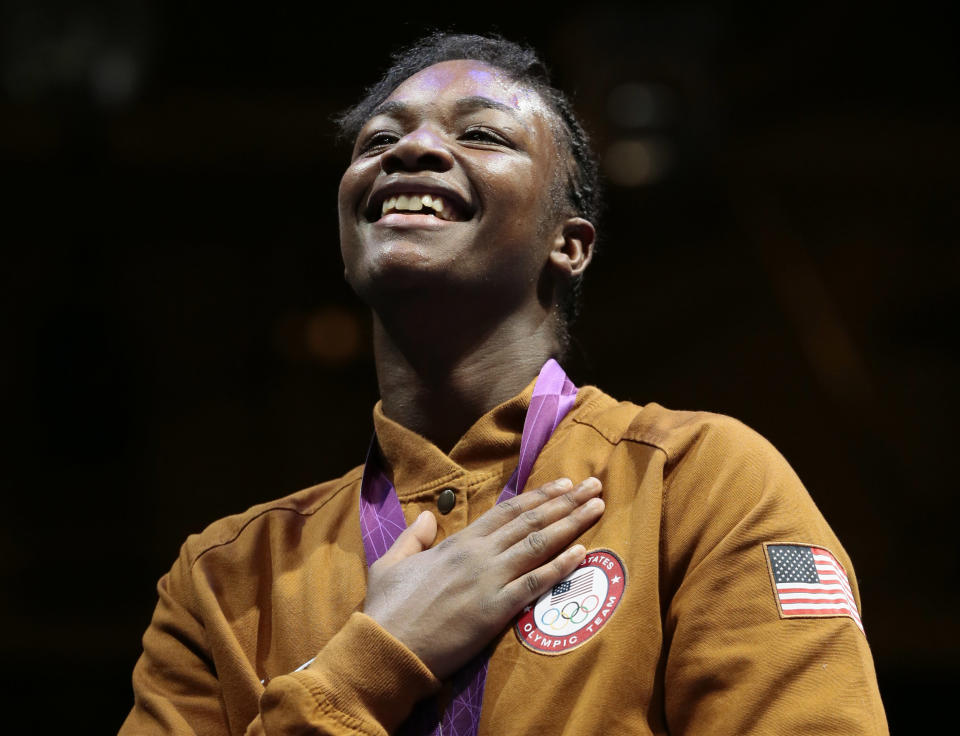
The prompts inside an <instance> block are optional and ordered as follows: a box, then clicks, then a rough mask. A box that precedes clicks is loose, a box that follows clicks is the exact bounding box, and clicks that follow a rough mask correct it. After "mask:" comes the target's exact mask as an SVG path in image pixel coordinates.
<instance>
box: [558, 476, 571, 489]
mask: <svg viewBox="0 0 960 736" xmlns="http://www.w3.org/2000/svg"><path fill="white" fill-rule="evenodd" d="M554 485H556V486H557V488H573V481H572V480H570V479H569V478H560V479H559V480H556V481H554Z"/></svg>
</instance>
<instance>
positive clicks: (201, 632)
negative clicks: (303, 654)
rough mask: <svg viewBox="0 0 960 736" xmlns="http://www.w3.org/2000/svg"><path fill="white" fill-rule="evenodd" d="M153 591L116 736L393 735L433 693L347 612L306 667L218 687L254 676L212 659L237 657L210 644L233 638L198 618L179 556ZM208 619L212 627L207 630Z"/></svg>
mask: <svg viewBox="0 0 960 736" xmlns="http://www.w3.org/2000/svg"><path fill="white" fill-rule="evenodd" d="M157 589H158V592H159V601H158V603H157V607H156V609H155V611H154V614H153V619H152V620H151V622H150V626H149V628H148V629H147V631H146V633H145V634H144V636H143V654H142V655H141V657H140V659H139V660H138V661H137V664H136V666H135V668H134V672H133V690H134V706H133V709H132V710H131V711H130V714H129V715H128V716H127V719H126V721H125V722H124V723H123V725H122V726H121V728H120V736H134V735H136V736H149V735H153V734H171V735H172V734H178V735H186V734H211V735H218V736H219V735H222V734H247V736H262V735H265V736H280V735H282V734H293V733H296V734H338V735H339V734H356V733H361V734H376V735H377V736H380V735H381V734H387V733H390V732H392V731H393V730H395V728H396V727H397V726H398V725H399V724H400V723H401V722H402V721H403V720H404V719H405V718H406V717H407V715H408V714H409V712H410V711H411V710H412V708H413V705H414V704H415V703H416V702H417V701H418V700H420V699H422V698H424V697H426V696H428V695H429V694H431V693H432V692H435V691H436V690H437V689H438V688H439V682H438V681H437V680H436V679H435V678H434V677H433V674H432V673H431V672H430V670H429V669H428V668H427V667H426V665H424V664H423V663H422V662H421V661H420V659H419V658H418V657H417V656H416V655H415V654H413V652H411V651H410V650H409V649H407V648H406V647H405V646H403V644H401V643H400V642H399V641H398V640H397V639H395V638H394V637H393V636H391V635H390V634H389V633H387V632H386V631H385V630H384V629H382V628H381V627H380V626H379V625H378V624H376V623H375V622H374V621H373V620H372V619H371V618H369V617H368V616H365V615H364V614H362V613H355V614H353V615H352V616H351V617H350V618H349V619H348V620H347V622H346V624H345V625H344V627H343V628H342V629H341V630H340V631H339V632H337V634H335V635H334V636H333V638H331V639H330V641H329V642H327V644H326V645H325V646H324V648H323V649H322V650H321V651H320V653H319V654H318V656H317V657H316V659H315V660H314V661H313V662H312V664H311V665H310V666H309V667H308V668H306V669H304V670H302V671H299V672H295V673H293V674H289V675H283V676H280V677H277V678H274V679H273V680H272V681H271V682H270V683H269V684H268V686H267V688H266V690H263V688H262V687H260V686H259V685H257V687H256V689H251V690H249V693H250V694H249V695H248V694H245V693H243V692H241V691H239V690H238V688H236V687H235V685H233V684H231V685H226V680H225V678H224V676H223V673H224V672H226V671H227V669H228V668H233V669H234V670H236V669H242V670H244V671H243V672H242V673H241V675H242V676H241V677H240V678H239V679H246V680H248V681H250V680H252V681H253V682H254V683H257V680H256V675H255V673H254V670H253V667H252V665H251V664H250V663H249V662H247V661H237V660H238V658H237V657H236V656H233V657H225V656H222V655H221V654H220V653H221V652H223V651H227V650H230V651H234V652H235V651H237V649H236V648H235V647H229V646H224V642H223V641H220V642H219V645H218V642H217V641H216V639H217V638H218V637H219V638H220V639H223V638H230V637H231V636H232V632H230V631H229V630H221V629H222V628H223V626H222V617H221V616H218V615H213V616H205V615H204V613H203V611H202V609H203V607H202V605H200V604H199V603H198V596H197V594H196V588H195V585H194V581H193V579H192V575H191V565H190V560H189V556H188V554H187V553H186V551H185V550H184V551H183V552H182V553H181V555H180V558H179V560H178V561H177V563H176V564H175V565H174V567H173V569H171V571H170V572H169V573H167V574H166V575H164V577H163V578H161V580H160V582H159V584H158V586H157ZM209 619H213V620H218V619H219V620H220V621H219V622H218V623H215V624H209ZM208 624H209V625H208ZM218 672H219V673H220V674H219V675H218ZM234 674H236V672H234ZM237 679H238V678H237V677H234V678H232V680H231V682H232V683H235V682H236V680H237ZM258 697H259V702H258Z"/></svg>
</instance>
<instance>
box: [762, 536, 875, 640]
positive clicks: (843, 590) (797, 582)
mask: <svg viewBox="0 0 960 736" xmlns="http://www.w3.org/2000/svg"><path fill="white" fill-rule="evenodd" d="M763 546H764V547H765V549H766V551H767V559H768V561H769V563H770V576H771V578H772V580H773V587H774V591H775V592H776V598H777V605H778V606H779V608H780V615H781V617H783V618H790V617H803V618H809V617H833V616H848V617H850V618H852V619H853V622H854V623H855V624H856V625H857V627H858V628H859V629H860V631H863V624H862V623H861V621H860V611H858V610H857V602H856V601H855V600H854V598H853V591H852V590H851V589H850V580H849V578H847V573H846V572H844V570H843V565H841V564H840V563H839V561H837V558H836V557H834V556H833V555H832V554H831V553H830V552H829V551H827V550H825V549H823V548H822V547H814V546H812V545H809V544H769V543H767V544H764V545H763Z"/></svg>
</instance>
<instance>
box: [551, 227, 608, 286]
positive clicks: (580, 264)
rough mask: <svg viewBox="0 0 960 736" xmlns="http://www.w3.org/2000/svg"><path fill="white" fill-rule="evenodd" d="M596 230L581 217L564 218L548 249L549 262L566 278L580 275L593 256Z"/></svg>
mask: <svg viewBox="0 0 960 736" xmlns="http://www.w3.org/2000/svg"><path fill="white" fill-rule="evenodd" d="M596 237H597V231H596V229H595V228H594V227H593V223H591V222H590V221H589V220H584V219H583V218H582V217H570V218H568V219H567V220H564V222H563V225H562V226H561V228H560V231H559V232H558V233H557V237H556V239H555V240H554V243H553V250H552V251H550V263H551V264H552V265H553V266H554V268H557V269H559V270H560V271H561V272H562V273H564V274H565V275H566V276H567V277H568V278H574V277H576V276H579V275H581V274H582V273H583V272H584V271H585V270H586V269H587V266H589V265H590V260H591V259H592V258H593V245H594V242H596Z"/></svg>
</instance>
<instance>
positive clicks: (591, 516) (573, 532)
mask: <svg viewBox="0 0 960 736" xmlns="http://www.w3.org/2000/svg"><path fill="white" fill-rule="evenodd" d="M603 510H604V503H603V500H602V499H600V498H591V499H589V500H588V501H587V502H586V503H585V504H583V505H582V506H579V507H578V508H577V509H576V510H574V511H573V512H572V513H570V514H567V515H566V516H564V517H563V518H562V519H558V520H557V521H555V522H553V523H552V524H550V525H549V526H547V527H545V528H544V529H535V530H533V531H531V532H530V533H529V534H527V535H525V536H524V537H523V538H521V539H520V540H519V541H517V542H516V543H515V544H514V545H513V546H511V547H510V548H509V549H507V550H505V551H504V552H503V553H502V554H500V555H498V557H497V562H498V563H499V564H502V565H503V569H504V570H506V571H509V572H508V574H511V575H512V576H514V577H516V576H519V575H521V574H524V573H526V572H527V571H528V570H531V569H533V568H534V567H536V566H538V565H541V564H544V563H546V562H547V561H548V560H549V559H550V558H551V557H554V556H555V555H557V554H558V553H559V552H560V551H561V550H562V549H563V548H564V547H566V546H567V545H568V544H570V543H571V542H573V540H574V539H576V538H577V537H579V536H580V535H581V534H582V533H583V532H585V531H586V530H587V529H589V528H590V527H591V526H593V524H595V523H596V521H597V519H599V518H600V516H601V514H603Z"/></svg>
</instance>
